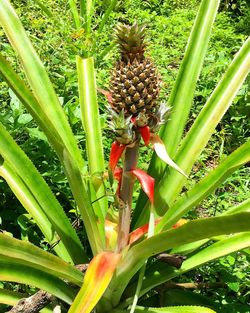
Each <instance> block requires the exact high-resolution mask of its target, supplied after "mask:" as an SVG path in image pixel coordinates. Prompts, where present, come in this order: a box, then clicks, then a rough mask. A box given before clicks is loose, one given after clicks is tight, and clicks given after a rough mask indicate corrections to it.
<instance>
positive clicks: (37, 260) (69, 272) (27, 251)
mask: <svg viewBox="0 0 250 313" xmlns="http://www.w3.org/2000/svg"><path fill="white" fill-rule="evenodd" d="M4 258H9V259H11V260H12V261H13V262H16V263H18V264H24V265H27V266H29V267H33V268H37V269H39V270H42V271H44V272H46V273H48V274H50V275H54V276H56V277H61V278H63V279H66V280H68V281H70V282H72V283H74V284H77V285H78V286H81V284H82V280H83V275H82V273H81V272H80V271H78V270H77V269H76V268H75V267H74V266H72V265H70V264H69V263H67V262H65V261H63V260H61V259H60V258H58V257H57V256H55V255H53V254H51V253H48V252H46V251H44V250H42V249H40V248H38V247H36V246H34V245H32V244H31V243H29V242H26V241H23V240H18V239H15V238H11V237H9V236H7V235H4V234H0V259H4Z"/></svg>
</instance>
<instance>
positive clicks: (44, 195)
mask: <svg viewBox="0 0 250 313" xmlns="http://www.w3.org/2000/svg"><path fill="white" fill-rule="evenodd" d="M0 155H2V157H3V158H4V159H6V160H7V162H8V164H10V166H11V167H12V169H13V170H14V171H15V173H16V175H18V176H19V177H22V180H23V182H24V183H25V185H26V186H28V188H29V190H30V192H31V193H32V196H33V197H34V198H35V199H36V201H37V203H39V205H40V206H41V208H42V209H43V212H44V213H45V214H46V215H47V217H48V219H49V220H50V222H51V224H52V225H53V226H54V228H55V230H56V232H57V233H58V235H59V236H60V238H61V240H62V242H63V243H64V245H65V247H66V248H67V250H68V252H69V254H70V256H71V258H72V259H73V261H74V262H76V263H82V262H83V261H84V260H85V261H86V260H87V257H86V255H85V254H84V251H83V247H82V245H81V242H80V240H79V238H78V237H77V235H76V232H75V230H74V229H73V227H72V225H71V224H70V222H69V220H68V218H67V217H66V214H65V213H64V211H63V209H62V207H61V206H60V204H59V202H58V201H57V199H56V198H55V196H54V195H53V193H52V192H51V190H50V188H49V187H48V185H47V184H46V182H45V181H44V179H43V178H42V176H41V175H40V174H39V172H38V171H37V169H36V168H35V166H34V165H33V163H32V162H31V161H30V159H29V158H28V157H27V156H26V154H25V153H24V152H23V151H22V149H21V148H20V147H19V146H18V145H17V144H16V142H15V141H14V140H13V138H12V137H11V136H10V134H9V133H8V132H7V131H6V130H5V128H4V127H3V125H2V124H1V123H0Z"/></svg>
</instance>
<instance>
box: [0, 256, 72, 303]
mask: <svg viewBox="0 0 250 313" xmlns="http://www.w3.org/2000/svg"><path fill="white" fill-rule="evenodd" d="M0 280H3V281H10V282H16V283H20V284H26V285H29V286H34V287H36V288H39V289H42V290H45V291H48V292H49V293H51V294H53V295H54V296H56V297H57V298H59V299H61V300H63V301H64V302H66V303H68V304H71V303H72V301H73V299H74V297H75V294H76V292H75V290H74V289H73V288H70V287H69V286H68V285H67V284H66V283H65V282H64V281H63V280H61V279H59V278H57V277H54V276H52V275H50V274H48V273H46V271H41V270H38V269H35V268H32V267H29V266H27V265H24V264H20V263H16V262H15V261H13V260H12V259H8V258H5V259H1V258H0Z"/></svg>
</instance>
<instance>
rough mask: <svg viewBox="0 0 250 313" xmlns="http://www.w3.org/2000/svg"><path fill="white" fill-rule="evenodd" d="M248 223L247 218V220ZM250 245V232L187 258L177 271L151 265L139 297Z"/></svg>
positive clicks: (132, 292)
mask: <svg viewBox="0 0 250 313" xmlns="http://www.w3.org/2000/svg"><path fill="white" fill-rule="evenodd" d="M247 222H248V223H249V218H248V220H247ZM249 245H250V232H245V233H241V234H236V235H234V236H229V237H228V238H226V239H224V240H221V241H218V242H216V243H213V244H212V245H210V246H208V247H206V248H204V249H203V250H201V251H199V252H198V253H196V254H195V255H193V256H191V257H189V258H188V259H187V260H185V261H184V262H183V263H182V267H181V269H179V270H177V269H175V268H173V267H168V268H166V265H165V264H163V263H162V264H159V263H158V262H157V263H155V264H153V265H152V266H151V268H149V270H148V272H147V275H146V277H145V279H144V283H143V285H142V289H141V294H140V295H141V296H142V295H143V294H145V293H147V292H148V291H149V290H151V289H152V288H154V287H156V286H158V285H160V284H162V283H164V282H166V281H169V280H170V279H173V278H175V277H177V276H180V275H182V274H183V273H185V272H188V271H190V270H191V269H194V268H196V267H198V266H201V265H202V264H205V263H208V262H210V261H212V260H215V259H217V258H220V257H222V256H225V255H227V254H230V253H233V252H235V251H239V250H242V249H245V248H247V247H248V246H249ZM135 288H136V284H135V283H134V284H133V286H130V288H129V290H128V292H127V295H130V296H131V298H130V299H131V300H130V302H132V299H133V294H134V290H135Z"/></svg>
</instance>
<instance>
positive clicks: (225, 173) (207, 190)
mask: <svg viewBox="0 0 250 313" xmlns="http://www.w3.org/2000/svg"><path fill="white" fill-rule="evenodd" d="M249 161H250V141H249V142H246V143H245V144H243V145H242V146H241V147H240V148H238V149H237V150H235V151H234V152H233V153H231V154H230V155H229V156H228V157H227V158H226V159H225V160H224V161H223V162H222V163H221V164H220V165H218V167H216V168H215V169H214V170H212V171H210V172H209V173H208V175H207V176H205V177H204V178H203V179H202V180H201V181H200V182H198V183H197V184H195V186H194V187H193V188H192V189H191V190H189V191H188V192H185V194H184V195H183V196H182V197H181V198H180V199H179V200H177V201H176V202H175V204H174V205H173V206H172V207H170V208H169V209H168V211H167V212H166V214H165V215H164V216H163V218H162V219H161V221H160V222H159V224H158V225H157V227H156V232H160V231H161V229H163V228H165V229H166V228H170V227H171V226H172V225H174V224H175V223H176V222H177V221H178V220H179V219H180V218H181V217H182V216H183V215H184V214H186V213H187V212H188V211H189V210H191V209H194V208H195V207H196V206H197V204H199V203H200V202H201V201H202V200H203V199H205V198H206V197H207V196H208V195H210V194H211V193H212V192H213V191H214V190H215V189H216V188H217V187H218V186H219V185H220V184H222V183H223V182H224V181H225V180H226V178H227V177H229V176H230V175H231V174H232V173H233V172H234V171H236V170H237V169H238V168H239V167H240V166H242V165H244V164H246V163H248V162H249Z"/></svg>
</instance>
